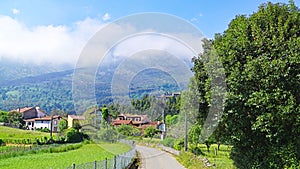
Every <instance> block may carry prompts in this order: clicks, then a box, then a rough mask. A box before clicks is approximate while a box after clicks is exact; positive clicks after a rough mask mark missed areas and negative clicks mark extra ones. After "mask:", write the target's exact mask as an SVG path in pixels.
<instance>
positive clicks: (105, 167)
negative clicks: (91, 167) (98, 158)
mask: <svg viewBox="0 0 300 169" xmlns="http://www.w3.org/2000/svg"><path fill="white" fill-rule="evenodd" d="M105 169H107V158H105Z"/></svg>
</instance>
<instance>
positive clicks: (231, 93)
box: [213, 1, 300, 168]
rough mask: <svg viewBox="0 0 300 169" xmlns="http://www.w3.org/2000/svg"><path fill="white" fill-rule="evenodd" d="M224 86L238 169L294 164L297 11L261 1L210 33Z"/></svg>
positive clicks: (299, 74) (299, 75)
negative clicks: (253, 9) (249, 12)
mask: <svg viewBox="0 0 300 169" xmlns="http://www.w3.org/2000/svg"><path fill="white" fill-rule="evenodd" d="M213 46H214V48H215V49H216V51H217V53H218V55H219V56H220V58H221V61H222V63H223V65H224V68H225V72H226V78H227V79H226V83H227V85H228V93H227V101H226V108H225V114H224V123H225V125H224V126H225V127H226V128H227V131H228V133H227V134H228V135H229V134H230V135H231V136H232V139H233V146H234V147H233V149H232V153H231V157H232V159H233V160H234V162H235V165H236V166H237V167H238V168H288V167H295V166H299V165H300V163H299V161H300V139H299V135H300V118H299V117H300V106H299V105H300V87H299V86H300V11H299V9H298V8H297V7H296V6H295V4H294V3H293V2H292V1H290V3H289V4H281V3H277V4H272V3H267V4H263V5H261V6H260V7H259V9H258V11H257V12H256V13H254V14H252V15H250V16H244V15H241V16H237V17H236V18H235V19H234V20H232V21H231V23H230V24H229V28H228V29H227V30H226V31H225V32H224V33H223V34H219V35H216V36H215V40H214V42H213Z"/></svg>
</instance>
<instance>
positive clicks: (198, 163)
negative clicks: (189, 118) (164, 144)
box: [177, 144, 236, 169]
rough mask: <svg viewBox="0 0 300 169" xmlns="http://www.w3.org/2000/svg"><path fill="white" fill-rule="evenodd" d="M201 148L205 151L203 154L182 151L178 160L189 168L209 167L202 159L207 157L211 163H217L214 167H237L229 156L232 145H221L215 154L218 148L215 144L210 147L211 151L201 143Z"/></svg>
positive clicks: (224, 168)
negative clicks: (196, 154)
mask: <svg viewBox="0 0 300 169" xmlns="http://www.w3.org/2000/svg"><path fill="white" fill-rule="evenodd" d="M199 148H200V149H201V151H202V152H203V153H204V154H203V155H201V156H198V157H197V156H195V155H194V154H192V153H191V152H181V154H180V155H179V156H178V157H177V160H178V161H179V162H180V163H181V164H182V165H184V166H185V167H186V168H187V169H202V168H207V167H206V166H205V165H204V162H202V160H201V159H203V158H207V159H208V160H209V162H210V163H211V164H215V166H213V167H212V168H216V169H235V168H236V167H235V166H234V165H233V161H232V160H231V159H230V158H229V154H230V151H231V147H230V146H227V145H221V146H220V150H219V151H217V154H215V151H214V149H217V145H216V144H213V145H211V147H210V152H207V149H206V146H205V145H204V144H200V145H199Z"/></svg>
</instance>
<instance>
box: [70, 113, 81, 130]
mask: <svg viewBox="0 0 300 169" xmlns="http://www.w3.org/2000/svg"><path fill="white" fill-rule="evenodd" d="M83 120H85V118H84V116H77V115H68V120H67V121H68V127H69V128H71V127H74V124H75V123H76V122H78V123H79V124H80V123H81V121H83Z"/></svg>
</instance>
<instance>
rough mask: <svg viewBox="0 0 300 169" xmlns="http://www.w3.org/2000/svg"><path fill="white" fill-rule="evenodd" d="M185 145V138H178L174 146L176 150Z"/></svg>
mask: <svg viewBox="0 0 300 169" xmlns="http://www.w3.org/2000/svg"><path fill="white" fill-rule="evenodd" d="M183 147H184V140H183V139H178V140H176V141H175V143H174V148H175V149H176V150H181V149H183Z"/></svg>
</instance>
